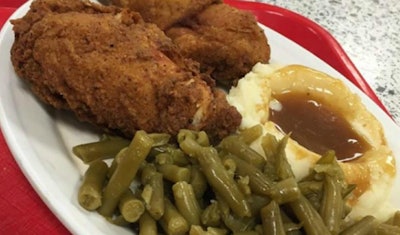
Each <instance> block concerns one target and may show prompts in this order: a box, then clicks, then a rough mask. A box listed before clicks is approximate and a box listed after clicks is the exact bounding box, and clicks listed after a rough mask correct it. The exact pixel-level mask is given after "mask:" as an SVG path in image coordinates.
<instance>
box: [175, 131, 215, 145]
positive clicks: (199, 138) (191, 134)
mask: <svg viewBox="0 0 400 235" xmlns="http://www.w3.org/2000/svg"><path fill="white" fill-rule="evenodd" d="M185 138H191V139H193V140H194V141H196V142H197V143H198V144H199V145H200V146H202V147H208V146H210V141H209V139H208V136H207V134H206V133H205V132H204V131H192V130H187V129H182V130H180V131H179V133H178V136H177V139H178V142H179V143H180V142H181V140H183V139H185Z"/></svg>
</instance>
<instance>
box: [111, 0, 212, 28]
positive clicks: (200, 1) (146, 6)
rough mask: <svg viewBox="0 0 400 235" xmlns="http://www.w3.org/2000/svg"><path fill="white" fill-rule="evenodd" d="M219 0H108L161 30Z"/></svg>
mask: <svg viewBox="0 0 400 235" xmlns="http://www.w3.org/2000/svg"><path fill="white" fill-rule="evenodd" d="M219 1H220V0H110V2H111V3H112V4H114V5H116V6H120V7H126V8H129V9H131V10H134V11H137V12H140V14H141V15H142V17H143V19H144V20H145V21H147V22H151V23H155V24H156V25H157V26H158V27H160V28H161V29H162V30H165V29H168V28H169V27H171V26H172V25H174V24H176V23H178V22H179V21H181V20H183V19H186V18H188V17H191V16H193V15H195V14H197V13H199V12H201V11H202V10H204V9H205V8H206V7H207V6H208V5H210V4H212V3H214V2H219Z"/></svg>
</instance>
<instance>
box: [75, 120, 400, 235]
mask: <svg viewBox="0 0 400 235" xmlns="http://www.w3.org/2000/svg"><path fill="white" fill-rule="evenodd" d="M259 138H261V146H262V148H263V150H264V153H265V156H266V157H264V156H262V155H260V154H259V153H257V152H256V151H254V150H253V149H252V148H251V147H250V144H251V143H252V142H253V141H255V140H256V139H259ZM288 138H289V136H285V137H284V138H283V139H281V140H277V139H276V138H275V137H274V136H272V135H270V134H266V135H264V136H262V130H261V127H260V126H254V127H252V128H249V129H246V130H243V131H241V132H239V133H238V134H235V135H231V136H228V137H226V138H224V139H223V140H222V141H221V142H220V143H218V144H216V145H214V146H213V145H211V144H210V141H209V139H208V136H207V134H206V133H205V132H202V131H200V132H195V131H191V130H181V131H180V132H179V134H178V135H177V136H176V137H175V138H172V137H171V136H169V135H167V134H159V133H151V134H148V133H146V132H144V131H137V132H136V134H135V136H134V137H133V139H132V140H131V141H128V140H126V139H123V138H119V137H109V136H108V137H106V138H102V139H101V140H99V141H98V142H94V143H87V144H82V145H78V146H75V147H74V148H73V152H74V153H75V154H76V155H77V157H79V158H80V159H81V160H82V161H83V162H84V163H86V164H88V169H87V171H86V173H85V175H84V177H83V179H82V183H81V185H80V187H79V192H78V202H79V204H80V205H81V206H82V207H83V208H85V209H86V210H89V211H97V212H98V213H99V214H100V215H102V216H104V217H105V218H106V219H107V220H108V221H110V222H111V223H114V224H116V225H120V226H127V227H129V228H132V229H133V230H134V231H136V232H137V233H138V234H140V235H142V234H143V235H144V234H146V235H153V234H154V235H156V234H174V235H180V234H190V235H225V234H234V235H256V234H275V235H283V234H288V235H297V234H309V235H326V234H327V235H329V234H340V235H348V234H357V235H362V234H374V235H375V234H376V235H381V234H389V235H390V234H400V212H397V213H396V214H395V215H394V216H393V217H392V218H391V219H390V220H388V221H387V222H386V223H378V222H377V219H375V218H374V217H373V216H366V217H364V218H362V219H360V220H358V221H351V222H349V221H347V220H345V218H346V216H347V215H348V213H349V212H350V208H349V207H348V205H347V203H346V200H347V198H348V197H349V196H350V195H351V194H352V190H353V189H354V187H355V186H354V185H348V184H347V183H346V181H345V178H344V175H343V172H342V170H341V168H340V166H339V164H338V163H337V161H336V156H335V153H334V152H333V151H328V152H327V153H326V154H325V155H323V156H322V158H321V159H320V160H319V161H318V162H317V163H316V165H315V166H314V167H313V169H311V170H310V173H309V175H308V176H306V177H305V178H303V179H301V180H299V181H298V180H296V179H295V177H294V174H293V172H292V169H291V166H290V164H289V162H288V160H287V158H286V154H285V147H286V143H287V141H288Z"/></svg>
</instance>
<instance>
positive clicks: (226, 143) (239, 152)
mask: <svg viewBox="0 0 400 235" xmlns="http://www.w3.org/2000/svg"><path fill="white" fill-rule="evenodd" d="M219 146H220V147H221V148H222V149H223V150H225V151H227V152H229V153H232V154H234V155H236V156H238V157H239V158H241V159H243V160H245V161H246V162H248V163H250V164H251V165H253V166H255V167H257V168H259V169H262V167H264V164H265V158H264V157H263V156H262V155H260V154H259V153H257V152H256V151H255V150H254V149H252V148H250V146H248V145H247V144H246V143H245V142H244V141H243V140H242V139H241V138H240V137H239V136H237V135H231V136H228V137H225V138H224V139H223V140H222V141H221V143H220V144H219Z"/></svg>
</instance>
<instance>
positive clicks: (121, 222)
mask: <svg viewBox="0 0 400 235" xmlns="http://www.w3.org/2000/svg"><path fill="white" fill-rule="evenodd" d="M106 220H107V221H108V222H110V223H112V224H114V225H118V226H127V225H129V224H130V223H129V222H128V221H126V219H125V218H124V217H123V216H122V215H118V216H114V217H106Z"/></svg>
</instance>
